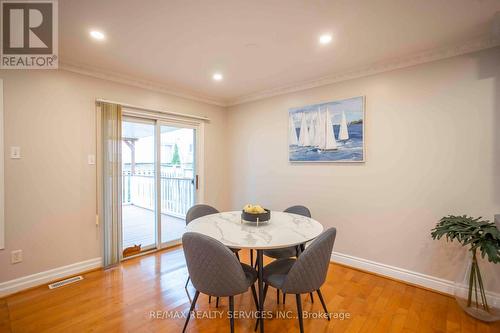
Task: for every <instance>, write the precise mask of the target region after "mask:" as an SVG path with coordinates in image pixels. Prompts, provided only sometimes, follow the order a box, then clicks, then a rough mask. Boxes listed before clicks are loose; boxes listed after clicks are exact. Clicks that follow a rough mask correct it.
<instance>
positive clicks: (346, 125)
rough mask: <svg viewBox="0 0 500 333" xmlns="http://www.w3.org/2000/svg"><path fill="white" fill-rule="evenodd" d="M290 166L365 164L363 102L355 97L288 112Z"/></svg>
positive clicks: (362, 98)
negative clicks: (320, 163)
mask: <svg viewBox="0 0 500 333" xmlns="http://www.w3.org/2000/svg"><path fill="white" fill-rule="evenodd" d="M288 119H289V128H288V136H289V138H288V151H289V153H288V156H289V161H290V162H364V161H365V149H364V148H365V142H364V134H365V133H364V122H365V99H364V97H362V96H360V97H354V98H348V99H343V100H339V101H333V102H328V103H321V104H315V105H308V106H303V107H298V108H292V109H290V110H289V111H288Z"/></svg>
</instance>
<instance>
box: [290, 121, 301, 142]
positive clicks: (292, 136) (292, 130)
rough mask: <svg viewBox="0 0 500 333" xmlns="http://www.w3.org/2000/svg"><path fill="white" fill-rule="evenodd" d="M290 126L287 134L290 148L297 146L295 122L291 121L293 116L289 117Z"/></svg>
mask: <svg viewBox="0 0 500 333" xmlns="http://www.w3.org/2000/svg"><path fill="white" fill-rule="evenodd" d="M289 123H290V126H289V134H290V143H289V144H290V146H297V145H298V144H299V139H298V138H297V130H296V129H295V121H294V120H293V116H290V121H289Z"/></svg>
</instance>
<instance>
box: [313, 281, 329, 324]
mask: <svg viewBox="0 0 500 333" xmlns="http://www.w3.org/2000/svg"><path fill="white" fill-rule="evenodd" d="M316 292H317V293H318V297H319V300H320V302H321V305H323V310H325V312H326V315H327V317H328V321H330V312H328V309H327V308H326V303H325V300H324V299H323V295H321V291H320V290H319V289H318V290H316Z"/></svg>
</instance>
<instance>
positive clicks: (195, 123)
mask: <svg viewBox="0 0 500 333" xmlns="http://www.w3.org/2000/svg"><path fill="white" fill-rule="evenodd" d="M127 118H129V119H130V118H132V119H136V120H138V121H141V120H143V121H152V122H154V125H155V188H156V198H155V210H156V216H155V217H156V244H155V246H156V250H160V249H163V248H167V247H171V246H175V245H178V244H181V242H182V240H181V239H178V240H174V241H170V242H165V243H162V242H161V190H160V188H161V149H160V145H161V131H160V127H161V126H171V127H180V128H192V129H194V131H195V140H194V147H193V149H194V153H195V154H194V160H195V165H194V169H195V171H196V172H195V174H194V176H195V177H196V176H197V177H198V188H196V187H195V193H194V202H195V203H203V202H204V199H205V163H204V161H205V150H204V146H205V144H204V139H205V122H204V121H203V120H202V119H193V118H187V117H181V116H172V115H168V114H161V113H159V112H147V111H143V110H136V109H131V108H126V107H124V108H123V109H122V121H123V119H127ZM195 179H196V178H195ZM195 181H196V180H195ZM120 228H121V221H120ZM121 233H122V231H121V230H120V237H122V235H121ZM150 252H151V251H150V250H149V251H148V250H145V251H143V252H141V255H142V254H147V253H150ZM122 255H123V248H122V241H121V240H120V258H121V260H123V259H124V258H122ZM131 257H135V256H131ZM131 257H127V258H125V259H128V258H131Z"/></svg>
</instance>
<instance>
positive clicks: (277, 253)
mask: <svg viewBox="0 0 500 333" xmlns="http://www.w3.org/2000/svg"><path fill="white" fill-rule="evenodd" d="M283 212H285V213H292V214H297V215H302V216H305V217H311V211H310V210H309V208H307V207H305V206H300V205H297V206H292V207H288V208H287V209H285V210H284V211H283ZM304 248H305V244H300V245H299V246H289V247H284V248H281V249H271V250H264V255H265V256H267V257H270V258H273V259H285V258H291V257H297V256H298V255H299V254H300V252H302V251H304ZM276 301H277V302H278V304H279V302H280V294H279V290H276ZM311 302H314V298H313V296H312V294H311ZM283 303H285V295H284V294H283Z"/></svg>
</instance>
